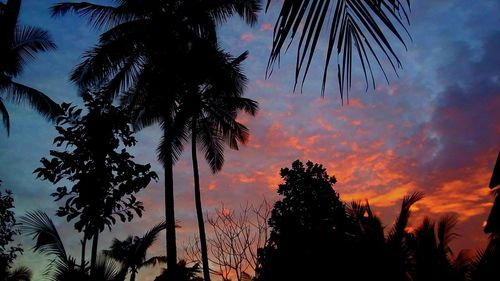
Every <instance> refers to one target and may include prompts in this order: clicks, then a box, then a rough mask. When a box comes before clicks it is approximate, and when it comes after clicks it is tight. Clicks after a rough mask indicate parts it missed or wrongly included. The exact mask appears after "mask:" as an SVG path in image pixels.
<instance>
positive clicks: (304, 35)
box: [266, 0, 410, 99]
mask: <svg viewBox="0 0 500 281" xmlns="http://www.w3.org/2000/svg"><path fill="white" fill-rule="evenodd" d="M271 2H272V0H268V1H267V7H266V10H267V9H268V8H269V6H270V3H271ZM409 7H410V1H409V0H406V1H405V0H337V1H315V0H303V1H296V0H284V1H283V4H282V5H281V10H280V12H279V15H278V19H277V20H276V23H275V27H274V35H273V46H272V49H271V54H270V57H269V62H268V69H267V70H268V74H269V75H270V74H271V73H272V68H273V65H274V63H275V62H276V61H279V57H280V55H281V51H282V49H283V48H285V49H288V48H289V47H290V45H291V43H292V41H293V40H294V39H295V38H297V40H299V42H298V45H297V56H296V66H295V87H296V86H297V83H298V82H299V81H302V84H303V83H304V80H305V79H306V76H307V74H308V71H309V67H310V66H311V62H312V59H313V57H314V53H315V51H316V47H317V45H318V41H319V38H320V35H321V34H322V33H323V32H326V34H328V37H327V40H328V43H327V51H326V57H325V64H324V69H323V82H322V89H321V94H322V95H324V92H325V86H326V82H327V76H328V68H329V65H330V61H331V59H332V56H333V57H334V56H335V54H334V49H335V50H336V56H337V61H338V66H337V69H338V83H339V88H340V97H341V98H342V99H343V97H344V93H346V94H347V95H348V93H349V88H350V86H351V72H352V62H353V57H355V56H357V57H358V58H359V61H360V62H361V66H362V68H363V72H364V77H365V82H366V86H367V89H368V85H369V84H370V83H369V80H371V84H372V85H373V87H375V79H374V77H373V66H375V64H376V65H378V66H379V67H380V69H381V70H382V72H383V74H384V76H385V78H386V80H387V81H388V79H387V76H386V73H385V71H384V68H383V66H382V65H383V63H382V62H381V59H380V58H379V57H385V58H386V60H387V62H388V63H389V64H390V65H391V67H392V68H393V70H394V71H395V72H396V70H397V68H398V67H400V65H401V62H400V60H399V58H398V56H397V55H396V52H395V51H394V48H393V43H392V42H391V41H390V38H389V37H394V38H395V39H396V40H397V41H399V42H401V43H402V44H403V45H405V39H404V38H403V35H404V34H403V33H408V31H407V30H406V26H407V25H408V24H409V19H408V13H407V10H409ZM329 18H331V19H332V20H329ZM389 35H392V36H389ZM408 36H409V35H408ZM405 47H406V45H405ZM396 73H397V72H396Z"/></svg>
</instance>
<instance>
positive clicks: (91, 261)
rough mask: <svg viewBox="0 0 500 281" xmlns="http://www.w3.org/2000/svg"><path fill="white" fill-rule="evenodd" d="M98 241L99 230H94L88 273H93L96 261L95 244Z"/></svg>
mask: <svg viewBox="0 0 500 281" xmlns="http://www.w3.org/2000/svg"><path fill="white" fill-rule="evenodd" d="M98 241H99V229H96V231H95V233H94V239H93V241H92V253H91V256H90V273H91V274H93V273H94V269H95V264H96V260H97V243H98Z"/></svg>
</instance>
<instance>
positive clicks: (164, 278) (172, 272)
mask: <svg viewBox="0 0 500 281" xmlns="http://www.w3.org/2000/svg"><path fill="white" fill-rule="evenodd" d="M200 272H201V270H200V265H199V264H195V265H193V266H191V267H189V266H187V265H186V262H185V261H183V260H181V261H179V262H178V263H177V266H176V268H175V269H164V270H163V272H162V273H161V274H160V275H159V276H158V277H156V278H155V280H154V281H203V278H201V277H199V276H198V275H199V274H200Z"/></svg>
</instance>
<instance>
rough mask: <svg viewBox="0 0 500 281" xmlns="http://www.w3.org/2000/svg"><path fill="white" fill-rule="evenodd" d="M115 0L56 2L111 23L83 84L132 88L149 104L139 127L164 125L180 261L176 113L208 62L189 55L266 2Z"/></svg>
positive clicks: (171, 239)
mask: <svg viewBox="0 0 500 281" xmlns="http://www.w3.org/2000/svg"><path fill="white" fill-rule="evenodd" d="M115 3H116V6H102V5H95V4H91V3H86V2H81V3H61V4H58V5H56V6H54V7H53V14H54V15H62V14H66V13H68V12H75V13H77V14H80V15H82V16H86V17H87V18H88V19H89V23H90V24H91V25H93V26H96V27H102V28H108V30H107V31H106V32H104V33H103V34H102V35H101V38H100V41H99V44H98V45H97V46H96V47H95V48H93V49H92V50H90V51H89V52H87V53H86V55H85V59H84V61H83V62H82V63H81V64H80V65H79V66H78V67H77V68H76V69H75V71H74V72H73V74H72V80H73V81H74V82H75V83H76V84H78V85H79V86H80V87H82V88H86V87H89V86H92V85H96V84H98V85H100V86H102V87H103V88H104V89H105V92H106V94H108V95H110V96H118V95H119V94H120V93H124V92H128V93H130V92H134V93H135V94H134V95H129V96H132V97H134V98H133V99H134V100H135V101H136V103H135V104H143V105H144V104H148V105H149V107H148V108H143V109H144V110H143V111H142V112H141V116H140V118H139V120H138V124H139V127H143V126H147V125H151V124H153V123H160V126H161V128H162V130H163V132H164V134H163V138H162V141H161V144H160V146H159V148H158V152H159V153H158V154H159V159H160V160H161V161H162V163H163V166H164V168H165V217H166V223H167V231H166V238H167V244H166V246H167V258H168V261H167V266H168V267H171V268H175V267H176V264H177V247H176V234H175V212H174V210H175V209H174V198H173V164H174V163H175V160H176V159H177V157H178V156H179V153H180V152H181V150H182V142H183V141H184V139H185V137H186V136H185V130H184V129H185V127H186V125H185V124H180V125H178V126H177V125H174V115H175V113H176V110H177V108H176V102H177V101H178V98H179V96H181V95H183V94H184V93H186V92H189V91H190V87H198V86H199V84H192V83H190V80H189V78H190V74H191V73H190V72H191V71H192V70H193V69H196V67H198V66H200V65H203V61H195V62H196V63H195V64H189V63H186V62H187V61H188V60H189V58H190V57H191V56H192V54H193V50H192V49H193V48H196V46H197V45H198V43H199V42H204V44H203V46H204V47H205V48H206V47H210V48H211V50H213V49H215V48H216V45H217V44H216V43H217V36H216V28H217V26H218V25H220V24H221V23H223V22H225V21H226V20H227V19H228V18H229V17H230V16H232V15H234V14H238V15H240V16H241V17H242V18H244V19H245V20H246V21H247V22H248V23H254V22H255V21H256V12H257V11H258V10H259V8H260V5H259V1H258V0H245V1H239V0H238V1H235V0H225V1H204V0H195V1H134V0H128V1H115ZM192 61H194V60H192ZM137 101H140V102H137Z"/></svg>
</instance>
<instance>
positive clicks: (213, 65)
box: [178, 51, 258, 281]
mask: <svg viewBox="0 0 500 281" xmlns="http://www.w3.org/2000/svg"><path fill="white" fill-rule="evenodd" d="M246 57H247V53H246V52H245V53H243V54H241V55H240V56H239V57H237V58H231V57H230V56H229V55H228V54H226V53H224V52H222V51H219V52H216V53H215V54H214V57H213V58H210V59H209V61H207V63H205V64H204V66H201V67H200V68H202V69H200V68H198V69H197V71H196V74H193V75H198V73H200V74H201V76H207V74H208V77H206V78H205V79H200V80H201V81H203V80H204V81H203V84H202V85H200V87H198V88H199V89H200V91H199V92H193V93H189V94H187V95H185V96H184V99H183V100H182V101H181V105H180V109H179V114H178V115H179V116H182V115H188V116H189V118H188V119H190V120H188V122H187V123H188V124H190V128H189V130H190V132H191V146H192V147H191V153H192V155H191V156H192V161H193V177H194V191H195V205H196V214H197V218H198V228H199V232H200V249H201V256H202V263H203V275H204V280H206V281H210V270H209V264H208V251H207V242H206V234H205V224H204V218H203V210H202V204H201V191H200V178H199V172H198V156H197V148H198V145H200V148H201V150H202V151H203V152H204V156H205V159H206V160H207V162H208V164H209V166H210V169H211V171H212V173H214V174H215V173H217V172H218V171H220V170H221V169H222V166H223V164H224V144H228V145H229V147H230V148H232V149H235V150H237V149H238V143H243V144H244V143H246V141H247V140H248V136H249V133H248V128H247V127H245V126H244V125H243V124H241V123H239V122H237V121H236V117H237V114H238V111H239V110H243V111H245V112H246V113H248V114H250V115H252V116H255V114H256V113H257V109H258V105H257V102H255V101H253V100H251V99H247V98H243V97H242V95H243V92H244V89H245V84H246V77H245V75H244V74H243V73H241V70H240V63H241V62H242V61H243V60H244V59H245V58H246ZM204 67H207V68H209V69H203V68H204Z"/></svg>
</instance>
